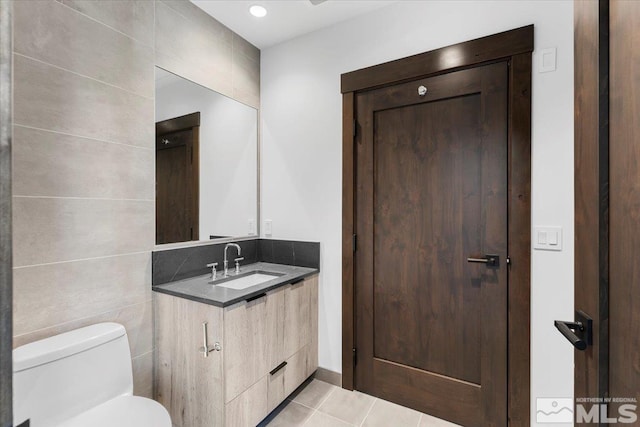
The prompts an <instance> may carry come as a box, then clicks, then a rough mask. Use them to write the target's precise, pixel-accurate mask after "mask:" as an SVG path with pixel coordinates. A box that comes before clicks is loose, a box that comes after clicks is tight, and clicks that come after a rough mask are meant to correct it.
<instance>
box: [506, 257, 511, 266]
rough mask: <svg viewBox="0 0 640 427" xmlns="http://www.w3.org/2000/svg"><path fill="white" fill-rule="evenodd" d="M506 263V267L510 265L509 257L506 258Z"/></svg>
mask: <svg viewBox="0 0 640 427" xmlns="http://www.w3.org/2000/svg"><path fill="white" fill-rule="evenodd" d="M506 261H507V265H510V264H511V258H510V257H507V260H506Z"/></svg>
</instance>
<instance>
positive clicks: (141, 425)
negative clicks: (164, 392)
mask: <svg viewBox="0 0 640 427" xmlns="http://www.w3.org/2000/svg"><path fill="white" fill-rule="evenodd" d="M87 426H91V427H171V418H170V417H169V413H168V412H167V410H166V409H165V408H164V406H162V405H161V404H159V403H158V402H156V401H155V400H151V399H147V398H145V397H138V396H120V397H116V398H115V399H111V400H109V401H108V402H105V403H103V404H102V405H98V406H96V407H95V408H91V409H90V410H88V411H86V412H83V413H82V414H80V415H78V416H75V417H73V418H71V419H70V420H67V421H65V422H64V423H62V424H60V426H59V427H87Z"/></svg>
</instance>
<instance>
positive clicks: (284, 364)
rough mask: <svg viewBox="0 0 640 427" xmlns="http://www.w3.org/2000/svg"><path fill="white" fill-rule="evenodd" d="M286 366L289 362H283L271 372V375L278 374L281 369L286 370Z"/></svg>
mask: <svg viewBox="0 0 640 427" xmlns="http://www.w3.org/2000/svg"><path fill="white" fill-rule="evenodd" d="M285 366H287V362H282V363H281V364H279V365H278V366H276V367H275V368H274V369H273V371H271V372H269V375H273V374H275V373H276V372H278V371H279V370H280V369H282V368H284V367H285Z"/></svg>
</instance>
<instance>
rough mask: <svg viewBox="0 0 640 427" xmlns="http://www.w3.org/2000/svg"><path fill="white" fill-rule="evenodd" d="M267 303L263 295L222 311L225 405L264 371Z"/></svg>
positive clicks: (265, 364) (266, 359)
mask: <svg viewBox="0 0 640 427" xmlns="http://www.w3.org/2000/svg"><path fill="white" fill-rule="evenodd" d="M267 301H268V297H267V295H266V294H265V295H264V296H262V297H260V298H258V299H255V300H252V301H242V302H240V303H237V304H234V305H232V306H229V307H226V308H225V309H224V337H225V346H224V372H225V382H224V385H225V387H224V389H225V393H224V395H225V400H224V401H225V403H228V402H230V401H231V400H233V399H234V398H236V397H237V396H238V395H239V394H240V393H242V392H243V391H245V390H246V389H248V388H249V387H251V386H252V385H253V384H255V383H256V382H257V381H258V380H259V379H260V378H262V377H263V376H264V375H265V373H266V372H267V369H268V364H267V363H268V358H267V336H266V335H267V327H266V325H267V322H266V321H265V320H266V318H267Z"/></svg>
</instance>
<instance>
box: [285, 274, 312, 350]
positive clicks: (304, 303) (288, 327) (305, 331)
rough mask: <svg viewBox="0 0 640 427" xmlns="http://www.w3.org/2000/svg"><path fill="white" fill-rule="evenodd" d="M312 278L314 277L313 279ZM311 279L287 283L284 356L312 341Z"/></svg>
mask: <svg viewBox="0 0 640 427" xmlns="http://www.w3.org/2000/svg"><path fill="white" fill-rule="evenodd" d="M311 280H312V279H311ZM311 280H310V279H307V280H303V281H300V282H298V283H294V284H292V285H287V286H286V287H285V292H284V357H285V359H286V358H289V357H291V356H293V354H294V353H296V352H297V351H298V350H300V349H301V348H302V347H304V346H305V345H307V344H309V343H310V342H311V316H312V314H311V286H309V282H310V281H311Z"/></svg>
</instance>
